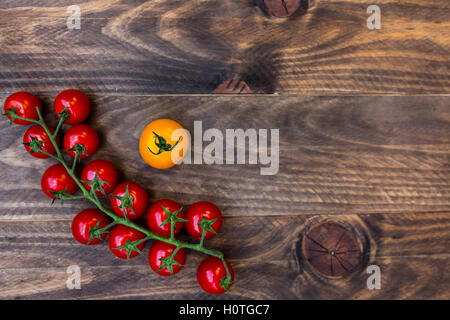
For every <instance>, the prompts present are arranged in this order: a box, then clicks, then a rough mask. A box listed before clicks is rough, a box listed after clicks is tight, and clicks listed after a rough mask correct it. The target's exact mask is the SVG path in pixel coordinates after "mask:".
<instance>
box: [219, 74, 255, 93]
mask: <svg viewBox="0 0 450 320" xmlns="http://www.w3.org/2000/svg"><path fill="white" fill-rule="evenodd" d="M213 93H215V94H246V93H252V90H251V89H250V87H249V86H248V85H247V84H246V83H245V81H242V80H240V79H236V78H235V79H230V80H227V81H225V82H223V83H221V84H220V85H219V86H218V87H217V88H216V90H214V91H213Z"/></svg>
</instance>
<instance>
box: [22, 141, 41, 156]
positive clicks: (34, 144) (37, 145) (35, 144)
mask: <svg viewBox="0 0 450 320" xmlns="http://www.w3.org/2000/svg"><path fill="white" fill-rule="evenodd" d="M23 144H24V145H26V146H27V147H30V148H31V149H30V150H29V151H28V152H29V153H35V152H40V153H42V145H43V144H44V141H39V140H38V139H36V138H35V137H31V141H30V142H24V143H23Z"/></svg>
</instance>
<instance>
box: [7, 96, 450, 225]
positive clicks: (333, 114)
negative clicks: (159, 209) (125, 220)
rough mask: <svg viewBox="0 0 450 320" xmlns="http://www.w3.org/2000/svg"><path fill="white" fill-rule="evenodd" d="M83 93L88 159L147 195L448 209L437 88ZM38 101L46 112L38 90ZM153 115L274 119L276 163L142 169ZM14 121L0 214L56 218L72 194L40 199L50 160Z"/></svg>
mask: <svg viewBox="0 0 450 320" xmlns="http://www.w3.org/2000/svg"><path fill="white" fill-rule="evenodd" d="M4 98H6V96H3V97H0V100H1V101H3V100H4ZM90 98H91V101H92V105H93V113H92V115H91V116H90V118H89V124H91V125H92V126H93V127H94V128H95V129H96V130H97V131H98V132H99V135H100V141H101V144H100V147H99V150H98V152H97V153H96V154H95V156H94V157H93V159H101V158H104V159H107V160H110V161H111V162H113V163H114V164H115V165H116V166H117V168H118V169H119V172H120V178H121V179H122V180H134V181H136V182H138V183H140V184H142V185H144V186H146V188H147V189H148V191H149V193H150V199H151V200H157V199H161V198H165V197H169V198H176V199H177V200H178V201H179V202H180V203H182V204H185V205H187V204H190V203H194V202H196V201H199V200H209V201H212V202H214V203H216V204H217V205H218V206H219V207H221V208H222V209H223V210H224V212H225V214H226V215H227V216H244V215H252V216H254V215H262V216H268V215H301V214H345V213H347V214H349V213H372V212H389V213H395V212H407V211H413V212H432V211H436V212H438V211H450V186H449V180H450V171H449V167H448V165H449V163H450V161H449V160H450V140H449V139H450V137H449V121H450V113H449V112H450V109H449V107H448V105H449V98H448V97H445V96H442V97H419V96H416V97H370V96H367V97H340V98H336V97H306V98H301V97H274V96H252V97H248V96H247V97H246V96H212V97H185V96H176V97H169V96H159V97H148V96H138V97H123V96H91V97H90ZM44 105H45V107H44V109H45V110H46V111H45V112H46V114H47V115H48V117H49V119H52V121H54V120H55V117H54V116H52V113H51V112H52V111H51V99H50V97H48V98H46V99H44ZM157 118H171V119H174V120H176V121H177V122H179V123H181V124H182V125H183V126H184V127H185V128H187V129H189V130H190V132H191V133H192V134H194V132H193V126H194V125H193V122H194V121H197V120H201V121H202V124H203V130H206V129H208V128H217V129H219V130H220V131H221V132H225V130H226V129H238V128H243V129H248V128H255V129H271V128H278V129H279V130H280V167H279V173H278V174H276V175H273V176H262V175H260V168H261V167H267V165H206V164H203V165H188V164H184V165H181V166H176V167H174V168H171V169H170V170H166V171H160V170H157V169H153V168H151V167H149V166H148V165H147V164H146V163H145V162H144V161H143V160H142V159H141V158H140V156H139V152H138V140H139V136H140V133H141V132H142V130H143V129H144V127H145V126H146V125H147V124H148V123H149V122H150V121H152V120H155V119H157ZM24 132H25V129H24V127H19V126H13V127H9V124H8V121H7V120H6V119H3V121H1V122H0V134H1V136H2V139H0V159H1V161H0V177H1V179H2V181H3V183H2V186H1V187H0V188H1V192H0V199H1V201H0V206H1V212H2V214H1V215H0V219H1V220H10V219H25V220H27V219H64V218H66V217H67V215H68V214H71V213H72V212H73V209H74V208H77V207H78V206H79V205H77V204H71V203H67V204H66V206H65V207H64V209H62V210H61V209H60V208H59V207H58V206H54V207H52V208H49V206H48V204H49V200H48V199H47V197H46V196H44V195H43V193H42V191H41V190H40V179H41V175H42V173H43V172H44V171H45V169H46V168H47V167H49V166H50V165H51V164H52V163H53V161H52V160H36V159H35V158H33V157H31V156H29V155H27V154H26V153H25V149H24V147H23V146H22V135H23V133H24ZM269 136H270V135H269ZM207 144H208V143H206V142H205V143H204V146H206V145H207ZM85 163H86V161H84V162H83V164H85Z"/></svg>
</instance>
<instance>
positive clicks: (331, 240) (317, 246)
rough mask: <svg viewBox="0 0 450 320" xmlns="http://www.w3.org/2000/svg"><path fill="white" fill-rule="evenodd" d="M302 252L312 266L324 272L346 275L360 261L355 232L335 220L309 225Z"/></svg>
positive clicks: (332, 274) (337, 275)
mask: <svg viewBox="0 0 450 320" xmlns="http://www.w3.org/2000/svg"><path fill="white" fill-rule="evenodd" d="M302 251H303V255H304V257H305V258H306V260H307V261H308V262H309V264H310V265H311V266H312V268H313V269H314V270H315V271H317V272H319V273H321V274H323V275H326V276H330V277H340V276H346V275H348V274H350V273H352V272H353V271H355V270H356V268H357V267H358V266H359V264H360V263H361V256H362V253H361V249H360V246H359V245H358V241H357V239H356V238H355V236H354V235H353V234H352V233H351V232H350V231H349V230H347V229H346V228H345V227H343V226H342V225H340V224H338V223H335V222H322V223H318V224H316V225H314V226H312V227H311V228H310V229H309V230H308V231H307V232H306V233H305V234H304V235H303V241H302Z"/></svg>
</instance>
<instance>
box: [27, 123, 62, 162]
mask: <svg viewBox="0 0 450 320" xmlns="http://www.w3.org/2000/svg"><path fill="white" fill-rule="evenodd" d="M48 131H50V134H52V135H53V134H54V133H55V129H53V128H50V127H49V128H48ZM33 138H34V139H36V140H37V141H39V142H42V145H41V147H40V148H39V149H40V150H42V151H45V152H47V153H50V154H52V155H56V149H55V147H54V146H53V143H52V141H51V140H50V137H49V136H48V134H47V132H46V131H45V129H44V128H43V127H42V126H40V125H37V124H35V125H33V126H31V127H29V128H28V129H27V131H26V132H25V134H24V136H23V145H24V147H25V150H26V151H27V152H28V153H29V154H30V155H32V156H33V157H35V158H38V159H48V158H50V156H48V155H46V154H44V153H42V152H39V151H37V150H34V152H30V151H33V150H32V148H31V147H30V144H31V143H32V140H33ZM55 140H56V144H57V145H59V136H56V137H55Z"/></svg>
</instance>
